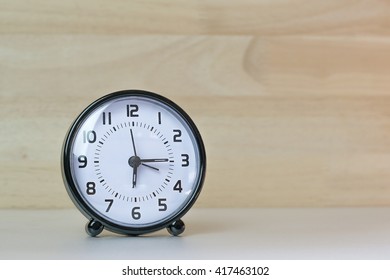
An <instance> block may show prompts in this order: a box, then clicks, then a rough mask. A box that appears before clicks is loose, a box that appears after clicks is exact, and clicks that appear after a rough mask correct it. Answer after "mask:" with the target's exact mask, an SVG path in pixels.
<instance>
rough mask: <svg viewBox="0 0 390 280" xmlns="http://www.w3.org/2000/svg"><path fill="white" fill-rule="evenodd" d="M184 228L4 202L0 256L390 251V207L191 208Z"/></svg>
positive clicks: (289, 255) (367, 255) (346, 255)
mask: <svg viewBox="0 0 390 280" xmlns="http://www.w3.org/2000/svg"><path fill="white" fill-rule="evenodd" d="M183 220H184V221H185V223H186V231H185V232H184V234H183V235H182V236H180V237H172V236H170V235H169V234H168V233H167V231H165V230H162V231H159V232H156V233H153V234H149V235H146V236H139V237H128V236H120V235H116V234H113V233H110V232H107V231H104V232H103V233H102V234H101V235H100V236H99V237H98V238H91V237H88V236H87V235H86V234H85V232H84V225H85V222H86V219H85V218H84V216H82V215H81V214H80V213H79V212H78V211H77V210H75V209H72V210H0V221H1V223H0V227H1V231H0V241H1V243H0V259H390V238H389V237H390V208H343V209H335V208H331V209H192V210H190V212H189V213H188V214H187V215H186V216H185V217H184V218H183Z"/></svg>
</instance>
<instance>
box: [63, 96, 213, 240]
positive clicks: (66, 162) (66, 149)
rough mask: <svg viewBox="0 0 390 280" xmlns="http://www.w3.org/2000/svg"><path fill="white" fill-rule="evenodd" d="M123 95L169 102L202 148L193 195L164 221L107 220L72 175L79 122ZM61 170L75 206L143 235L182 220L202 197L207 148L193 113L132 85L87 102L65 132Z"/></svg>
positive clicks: (120, 228)
mask: <svg viewBox="0 0 390 280" xmlns="http://www.w3.org/2000/svg"><path fill="white" fill-rule="evenodd" d="M123 97H143V98H149V99H152V100H155V101H157V102H161V103H163V104H165V105H166V106H169V107H170V108H171V109H172V110H174V111H175V112H177V113H178V114H179V115H180V116H181V117H182V118H183V120H184V121H185V122H186V123H187V125H188V127H189V128H190V130H191V132H192V133H193V135H194V139H195V141H196V144H197V148H198V152H199V164H200V166H199V168H200V169H199V172H200V174H199V176H198V180H197V182H196V183H195V185H194V192H193V194H192V195H191V197H190V198H189V199H188V201H187V203H186V204H185V205H184V206H183V207H182V208H181V209H179V210H178V211H177V212H176V213H174V214H173V215H172V216H171V217H169V219H167V220H163V221H162V222H161V223H157V224H153V225H149V226H136V227H135V226H132V227H129V226H124V225H120V224H116V223H114V222H112V221H110V220H107V219H106V218H104V217H103V216H102V215H100V214H99V213H98V212H97V211H95V210H94V209H93V208H91V207H90V206H89V205H88V204H87V203H86V201H85V200H84V199H83V198H82V196H81V195H80V194H79V191H78V188H77V187H76V185H75V183H74V180H73V178H72V172H71V148H72V143H73V139H74V137H75V136H76V134H77V132H78V130H79V128H80V126H81V125H82V123H83V122H84V120H85V119H86V118H87V117H88V116H89V115H90V113H91V112H93V111H94V110H95V109H96V108H97V107H99V106H100V105H102V104H103V103H105V102H109V101H111V100H113V99H117V98H123ZM61 170H62V178H63V181H64V184H65V187H66V190H67V192H68V195H69V196H70V198H71V200H72V201H73V203H74V204H75V206H76V207H77V208H78V209H79V210H80V212H81V213H82V214H83V215H84V216H85V217H87V218H88V219H89V220H95V221H98V222H100V223H101V224H102V225H103V226H104V227H105V228H106V229H107V230H109V231H112V232H116V233H120V234H127V235H140V234H145V233H150V232H154V231H157V230H160V229H163V228H166V227H168V226H169V225H171V224H172V223H173V222H175V221H177V220H179V219H180V218H182V217H183V216H184V215H185V214H186V213H187V212H188V210H189V209H190V208H191V207H192V206H193V204H194V203H195V201H196V200H197V198H198V197H199V194H200V192H201V190H202V187H203V183H204V179H205V174H206V151H205V147H204V144H203V140H202V137H201V135H200V133H199V130H198V128H197V127H196V125H195V123H194V122H193V121H192V119H191V118H190V116H189V115H188V114H187V113H186V112H185V111H184V110H183V109H182V108H181V107H179V106H178V105H177V104H176V103H174V102H173V101H171V100H169V99H168V98H166V97H164V96H161V95H159V94H157V93H154V92H150V91H144V90H137V89H131V90H121V91H116V92H113V93H110V94H107V95H105V96H103V97H101V98H99V99H97V100H95V101H94V102H92V103H91V104H90V105H88V106H87V107H86V108H85V109H84V110H83V111H82V112H81V113H80V115H79V116H78V117H77V118H76V119H75V121H74V122H73V123H72V125H71V126H70V128H69V130H68V132H67V133H66V136H65V140H64V144H63V147H62V153H61Z"/></svg>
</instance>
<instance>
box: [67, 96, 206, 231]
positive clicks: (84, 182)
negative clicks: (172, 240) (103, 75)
mask: <svg viewBox="0 0 390 280" xmlns="http://www.w3.org/2000/svg"><path fill="white" fill-rule="evenodd" d="M61 163H62V177H63V180H64V184H65V187H66V190H67V192H68V194H69V196H70V198H71V199H72V201H73V203H74V204H75V205H76V207H77V208H78V209H79V210H80V211H81V212H82V213H83V214H84V215H85V216H86V217H87V219H88V222H87V224H86V227H85V229H86V232H87V233H88V234H89V235H90V236H97V235H98V234H100V233H101V232H102V230H103V229H107V230H109V231H112V232H115V233H120V234H126V235H140V234H145V233H150V232H153V231H157V230H160V229H163V228H167V230H168V232H169V233H170V234H172V235H174V236H176V235H179V234H181V233H182V232H183V231H184V229H185V225H184V223H183V221H182V220H181V218H182V217H183V215H184V214H185V213H186V212H187V211H188V210H189V209H190V208H191V206H192V205H193V204H194V202H195V201H196V199H197V198H198V196H199V194H200V192H201V189H202V185H203V182H204V178H205V171H206V153H205V148H204V144H203V141H202V138H201V135H200V133H199V131H198V129H197V127H196V126H195V124H194V122H193V121H192V120H191V118H190V117H189V115H188V114H187V113H186V112H185V111H184V110H183V109H181V108H180V107H179V106H178V105H176V104H175V103H174V102H172V101H171V100H169V99H167V98H165V97H163V96H161V95H159V94H156V93H152V92H148V91H143V90H124V91H118V92H114V93H111V94H108V95H106V96H104V97H102V98H100V99H98V100H96V101H94V102H93V103H92V104H90V105H89V106H87V107H86V108H85V109H84V110H83V111H82V112H81V114H80V115H79V116H78V117H77V118H76V119H75V121H74V122H73V124H72V125H71V126H70V128H69V131H68V132H67V134H66V137H65V141H64V144H63V148H62V159H61Z"/></svg>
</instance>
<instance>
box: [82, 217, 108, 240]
mask: <svg viewBox="0 0 390 280" xmlns="http://www.w3.org/2000/svg"><path fill="white" fill-rule="evenodd" d="M103 228H104V226H103V225H102V224H101V223H100V222H98V221H95V220H90V221H89V222H87V224H86V225H85V231H86V232H87V234H88V235H89V236H91V237H95V236H97V235H99V234H100V233H101V232H102V231H103Z"/></svg>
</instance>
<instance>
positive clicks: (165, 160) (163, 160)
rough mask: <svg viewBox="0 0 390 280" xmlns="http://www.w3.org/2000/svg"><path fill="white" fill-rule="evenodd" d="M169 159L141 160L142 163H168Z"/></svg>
mask: <svg viewBox="0 0 390 280" xmlns="http://www.w3.org/2000/svg"><path fill="white" fill-rule="evenodd" d="M167 161H168V159H167V158H148V159H141V162H167Z"/></svg>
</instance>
